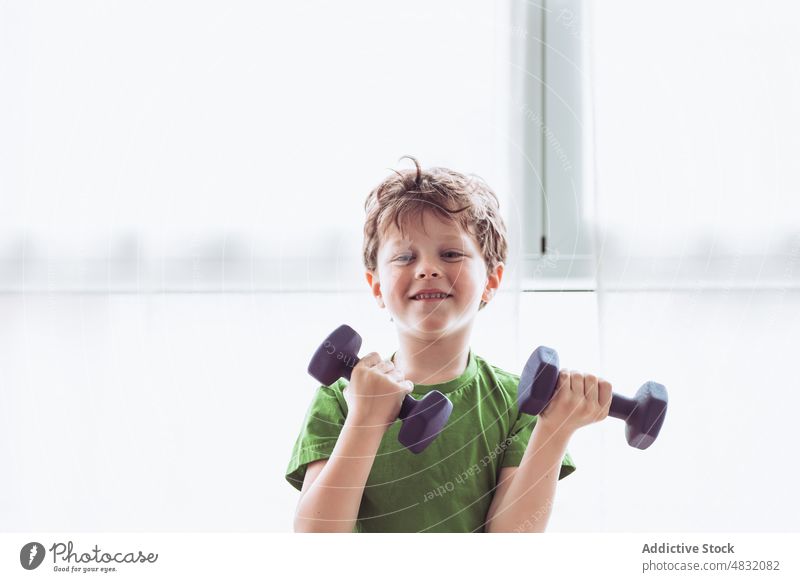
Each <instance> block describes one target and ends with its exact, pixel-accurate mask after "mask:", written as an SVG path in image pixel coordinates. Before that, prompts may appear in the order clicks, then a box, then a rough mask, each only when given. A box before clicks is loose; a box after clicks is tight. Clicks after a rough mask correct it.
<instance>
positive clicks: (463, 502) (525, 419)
mask: <svg viewBox="0 0 800 582" xmlns="http://www.w3.org/2000/svg"><path fill="white" fill-rule="evenodd" d="M518 383H519V376H518V375H515V374H510V373H508V372H505V371H503V370H501V369H500V368H497V367H495V366H492V365H490V364H488V363H487V362H486V361H485V360H483V358H481V357H479V356H476V355H474V354H473V353H472V350H470V353H469V360H468V363H467V368H466V369H465V370H464V373H463V374H461V375H460V376H459V377H458V378H454V379H453V380H450V381H449V382H445V383H443V384H436V385H424V384H416V385H415V386H414V391H413V393H412V395H414V396H415V397H419V396H422V395H423V394H426V393H428V392H430V391H431V390H439V391H440V392H442V393H443V394H446V395H447V397H448V398H449V399H450V401H451V402H452V403H453V412H452V414H451V415H450V419H449V420H448V422H447V425H446V426H445V427H444V429H443V430H442V432H441V433H440V434H439V436H438V437H437V438H436V439H434V441H433V442H431V444H430V445H428V447H427V448H426V449H425V450H424V451H422V452H421V453H419V454H416V455H415V454H414V453H412V452H410V451H408V450H406V449H405V448H404V447H403V446H402V445H401V444H400V443H399V442H398V440H397V434H398V432H399V430H400V427H401V423H400V422H395V423H394V424H392V426H391V427H390V428H389V430H388V431H387V432H386V434H385V435H384V436H383V439H382V440H381V444H380V448H379V449H378V452H377V454H376V456H375V461H374V463H373V465H372V470H371V472H370V474H369V478H368V479H367V483H366V485H365V487H364V495H363V497H362V498H361V507H360V508H359V512H358V520H357V522H356V528H355V531H359V532H472V531H483V530H484V522H485V520H486V514H487V513H488V511H489V506H490V504H491V502H492V497H493V494H494V488H495V487H496V485H497V478H498V476H499V473H500V468H501V467H514V466H518V465H519V463H520V461H521V460H522V456H523V454H524V453H525V447H526V446H527V444H528V440H529V439H530V436H531V433H532V432H533V427H534V425H535V424H536V419H537V417H535V416H529V415H527V414H524V413H520V412H519V408H518V407H517V385H518ZM345 386H347V381H346V380H345V379H343V378H340V379H339V380H337V381H336V382H335V383H333V384H332V385H331V386H320V389H319V390H318V391H317V393H316V394H315V396H314V400H313V401H312V403H311V406H310V408H309V410H308V413H307V414H306V418H305V421H304V425H303V428H302V431H301V432H300V435H299V436H298V438H297V442H296V443H295V445H294V450H293V451H292V457H291V460H290V461H289V466H288V468H287V469H286V479H287V480H288V481H289V483H291V484H292V485H294V486H295V487H296V488H297V489H298V490H299V489H301V488H302V486H303V478H304V476H305V473H306V467H307V466H308V464H309V463H311V462H313V461H316V460H319V459H327V458H329V457H330V455H331V453H332V452H333V447H334V445H335V444H336V440H337V438H338V437H339V433H340V432H341V430H342V425H343V424H344V419H345V417H346V415H347V403H346V401H345V399H344V395H343V394H342V389H343V388H344V387H345ZM574 470H575V464H574V463H573V462H572V459H571V458H570V456H569V453H567V454H565V456H564V458H563V460H562V464H561V471H560V473H559V479H563V478H564V477H566V476H567V475H569V474H570V473H572V472H573V471H574Z"/></svg>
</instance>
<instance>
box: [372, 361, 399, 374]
mask: <svg viewBox="0 0 800 582" xmlns="http://www.w3.org/2000/svg"><path fill="white" fill-rule="evenodd" d="M375 369H376V370H378V371H379V372H390V371H392V370H394V364H393V363H391V362H390V361H388V360H382V361H380V362H378V364H376V366H375Z"/></svg>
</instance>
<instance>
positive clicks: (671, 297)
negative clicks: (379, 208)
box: [0, 1, 800, 531]
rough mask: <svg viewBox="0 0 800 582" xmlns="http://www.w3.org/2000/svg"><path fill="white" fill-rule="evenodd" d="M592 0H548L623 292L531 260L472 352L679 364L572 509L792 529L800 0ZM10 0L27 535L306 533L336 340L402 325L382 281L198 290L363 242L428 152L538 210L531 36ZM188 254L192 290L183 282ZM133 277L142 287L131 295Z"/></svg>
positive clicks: (563, 500)
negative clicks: (327, 353) (301, 504)
mask: <svg viewBox="0 0 800 582" xmlns="http://www.w3.org/2000/svg"><path fill="white" fill-rule="evenodd" d="M575 7H576V5H575V4H574V3H572V4H570V3H563V2H562V3H559V2H552V3H549V4H548V5H547V9H548V10H552V11H553V13H552V14H553V15H554V16H555V17H556V20H557V22H559V23H560V24H561V26H562V29H561V30H560V32H561V33H562V34H575V35H576V37H575V38H576V39H577V40H578V41H580V42H581V43H585V44H583V45H582V46H583V47H584V49H585V50H586V53H587V54H588V55H590V56H591V58H590V59H589V58H587V61H586V62H587V63H591V68H589V66H588V64H587V65H586V66H585V67H581V70H580V76H581V77H583V78H585V79H586V86H585V87H584V90H585V97H586V101H587V111H590V112H591V115H590V116H589V114H587V118H586V119H584V120H583V121H584V123H585V124H586V127H587V130H586V132H587V133H586V135H587V141H588V143H589V146H587V147H588V148H590V149H589V152H590V154H591V156H589V158H590V159H594V164H595V166H596V170H595V171H594V180H593V181H592V183H591V185H587V188H591V190H590V192H589V193H591V194H592V196H591V197H589V198H587V201H588V203H587V205H586V206H585V207H584V208H583V209H582V212H583V213H584V222H581V224H583V225H584V227H585V228H586V229H588V230H587V231H586V232H584V233H583V234H584V236H590V237H592V238H593V240H594V241H595V242H596V243H597V244H596V250H597V252H598V255H597V256H598V261H597V265H598V274H599V278H598V281H597V289H598V291H597V292H595V293H520V292H519V289H520V287H521V285H520V282H519V281H518V280H515V279H514V278H513V275H511V276H510V277H509V279H508V281H507V283H508V285H507V287H506V290H505V292H504V293H501V294H500V295H499V297H498V300H497V301H496V302H495V303H494V304H492V305H491V306H490V307H489V308H488V309H486V310H484V311H482V312H481V313H480V315H479V316H478V319H477V324H476V329H475V334H474V338H473V343H472V346H473V348H474V350H475V351H476V353H479V354H480V355H482V356H483V357H485V358H486V359H487V360H489V361H490V362H492V363H494V364H495V365H498V366H500V367H502V368H505V369H507V370H510V371H515V372H518V371H519V370H520V368H521V366H522V365H523V364H524V361H525V359H526V358H527V356H528V354H529V353H530V351H531V350H532V349H533V348H534V347H536V346H537V345H539V344H546V345H550V346H553V347H556V348H557V349H558V350H559V352H560V354H561V361H562V365H563V366H564V367H567V368H573V369H580V370H583V371H586V372H593V373H597V374H599V375H601V376H604V377H607V378H608V379H610V380H611V381H612V383H613V384H614V386H615V389H617V390H619V391H620V392H621V393H623V394H628V395H630V394H632V393H633V392H634V391H635V390H636V388H637V387H638V386H639V385H640V384H641V383H643V382H644V381H645V380H650V379H652V380H657V381H660V382H662V383H664V384H666V386H667V387H668V389H669V392H670V410H669V414H668V417H667V420H666V423H665V425H664V429H663V432H662V435H661V437H660V438H659V440H658V441H657V442H656V444H655V445H653V447H651V449H649V450H647V451H644V452H642V451H635V450H633V449H630V448H629V447H627V445H626V444H625V443H624V438H623V430H622V423H620V422H619V421H617V420H616V419H609V420H608V421H607V422H605V423H602V424H600V425H594V426H591V427H588V428H586V429H583V430H581V431H580V432H579V433H577V434H576V435H575V437H574V439H573V441H572V442H571V444H570V452H571V453H572V454H573V456H574V458H575V460H576V463H577V465H578V471H577V472H576V473H575V474H574V475H572V476H571V477H569V478H568V479H566V480H564V481H563V482H561V483H560V485H559V489H558V497H557V500H556V508H555V511H554V515H553V518H552V520H551V527H550V529H551V530H552V531H710V530H713V531H792V530H796V529H797V524H798V518H799V517H800V509H798V504H797V503H796V502H795V501H794V498H793V495H794V492H795V491H796V490H797V489H798V487H800V474H798V471H797V469H796V467H795V464H794V463H793V462H792V461H791V458H793V452H792V451H793V446H794V444H795V443H797V436H796V434H795V431H794V425H795V423H794V416H795V411H796V410H797V409H798V408H799V407H800V398H799V397H798V396H797V394H798V391H797V388H798V382H797V380H796V378H795V375H796V374H794V372H793V368H792V364H791V362H792V361H793V359H794V352H795V351H796V349H795V346H796V345H797V344H798V332H797V329H798V324H800V321H798V319H800V315H798V314H800V293H798V291H797V288H798V285H797V282H798V277H800V225H799V224H798V223H799V222H800V218H798V217H799V216H800V208H799V207H798V202H797V200H798V183H797V177H796V175H795V173H793V172H792V171H791V161H792V160H793V157H794V155H795V152H796V151H797V142H796V140H797V137H796V136H797V135H798V131H800V115H799V114H798V110H797V106H796V105H795V103H796V102H798V99H795V98H794V97H795V96H797V92H798V81H799V80H800V76H799V75H798V69H797V66H796V65H795V63H794V62H793V60H792V55H794V54H797V52H798V50H800V46H798V44H800V43H799V42H798V41H797V40H796V39H797V36H796V35H795V34H794V24H793V23H794V22H797V16H798V15H797V14H795V13H793V12H792V5H791V4H790V3H788V2H785V3H774V4H773V5H772V8H771V9H769V10H766V9H762V10H761V11H760V12H759V11H758V10H757V9H756V7H754V6H753V5H752V3H750V4H748V3H745V2H726V3H721V2H716V3H714V2H703V3H699V5H698V3H675V2H660V1H659V2H650V3H646V4H644V3H635V2H603V3H602V4H599V3H597V4H594V5H593V6H592V8H591V10H588V11H587V12H588V13H590V14H591V16H592V17H593V19H592V20H590V21H588V23H589V24H590V26H580V27H578V26H577V25H573V24H572V22H573V21H572V20H570V18H569V13H568V12H563V13H562V12H559V10H573V9H575ZM1 10H2V17H0V27H2V28H0V32H2V34H0V42H2V43H3V44H2V50H0V79H2V81H0V82H2V89H3V90H2V91H0V265H2V266H0V269H4V271H0V275H2V276H3V277H5V278H6V280H9V281H14V282H15V283H14V284H12V285H9V288H10V289H11V291H14V292H8V293H5V294H3V295H0V425H1V426H0V463H1V464H2V466H3V467H5V468H6V472H7V475H8V478H6V479H3V480H2V482H0V529H3V530H5V531H26V530H34V531H37V530H38V531H41V530H49V531H58V530H63V531H76V530H85V531H89V530H93V531H102V530H108V531H137V530H139V531H169V530H172V531H182V530H193V531H204V530H209V531H211V530H217V531H288V530H290V528H291V518H292V514H293V510H294V505H295V503H296V500H297V494H296V492H295V491H294V490H293V489H292V488H291V486H289V485H288V483H286V481H285V480H284V478H283V471H284V469H285V466H286V463H287V462H288V456H289V452H290V450H291V446H292V443H293V441H294V438H295V436H296V434H297V431H298V430H299V428H300V424H301V422H302V418H303V415H304V414H305V410H306V407H307V406H308V403H309V401H310V398H311V396H312V393H313V390H314V387H315V383H314V381H313V380H311V379H310V378H309V377H308V376H307V374H306V373H305V368H306V365H307V360H308V357H309V356H310V354H311V353H312V352H313V349H314V348H315V347H316V345H317V344H318V343H319V341H321V339H323V337H324V336H325V334H327V333H328V332H329V331H330V330H331V329H333V327H335V326H336V325H338V324H340V323H343V322H347V323H350V324H351V325H353V326H354V327H355V328H356V329H358V330H359V331H360V332H361V333H362V335H363V336H364V338H365V349H366V350H369V351H372V350H376V351H380V352H381V353H384V354H386V355H387V356H388V355H389V354H390V353H391V351H393V350H394V349H395V345H396V344H395V341H394V340H395V338H394V337H393V328H392V326H391V324H390V323H389V321H388V317H387V316H386V314H385V312H382V311H380V310H379V309H377V307H375V306H374V304H373V303H372V301H371V300H370V298H369V295H368V293H367V290H366V287H364V289H363V291H362V292H358V291H350V290H348V291H339V292H337V291H332V292H327V293H326V292H313V291H312V290H311V288H312V286H311V285H309V286H308V288H303V289H302V290H300V291H299V292H289V290H286V292H282V293H280V292H277V293H251V292H248V289H247V286H245V288H244V291H245V292H229V293H192V291H202V290H203V289H204V285H205V281H206V280H207V279H208V278H210V279H211V280H216V282H217V283H218V285H217V286H218V287H220V286H221V287H222V288H223V289H225V284H226V281H227V279H226V273H225V272H224V271H219V272H214V271H213V269H212V270H208V269H207V268H206V266H205V265H206V263H207V262H208V261H209V260H211V259H214V258H215V257H219V256H230V255H233V256H238V257H240V258H242V262H243V263H244V264H245V266H247V265H252V264H255V263H256V261H257V260H259V259H260V258H264V257H267V258H271V259H272V260H277V261H278V262H279V263H280V262H281V261H284V260H292V259H299V260H300V261H303V260H305V259H308V260H309V264H310V265H313V264H314V263H313V260H312V259H313V258H314V257H316V258H320V257H321V260H327V261H328V262H331V261H335V262H337V264H338V263H339V262H347V261H350V262H355V263H356V265H357V262H358V254H357V253H358V251H359V242H360V240H359V234H360V228H361V224H362V218H363V206H362V205H363V200H364V197H365V196H366V194H367V192H368V191H369V189H370V188H371V187H372V186H373V185H374V184H375V182H376V181H377V180H379V179H381V178H382V177H383V176H384V175H386V173H387V170H386V168H387V167H391V166H396V165H397V158H398V157H399V156H400V155H403V154H406V153H412V154H415V155H417V156H419V157H420V159H421V160H422V161H423V163H424V164H425V165H436V164H442V165H451V166H453V167H455V168H457V169H461V170H463V171H467V172H475V173H477V174H480V175H482V176H483V177H485V178H486V179H487V181H489V183H490V184H492V185H493V186H494V187H495V189H496V190H497V191H498V193H499V194H500V195H501V200H502V203H503V204H504V208H505V212H506V213H507V216H509V217H515V216H517V215H516V214H515V209H514V208H513V200H516V199H517V198H515V196H516V195H517V194H518V193H514V192H513V191H512V188H513V184H515V178H514V177H513V176H510V175H509V171H508V168H509V167H513V165H514V160H513V159H511V158H512V155H511V154H510V153H508V152H509V151H510V150H511V149H512V148H511V144H510V141H513V140H511V138H510V137H509V136H510V135H513V132H512V131H511V128H509V127H507V126H506V125H505V124H507V122H508V119H507V118H508V115H507V111H505V110H504V104H507V99H508V94H507V93H508V89H507V84H508V83H507V81H508V79H507V75H508V71H507V69H506V68H505V67H504V66H501V65H502V64H503V63H504V62H506V61H508V59H509V58H511V57H509V54H510V49H509V48H508V47H509V46H510V45H511V44H512V43H511V39H517V40H519V39H520V38H525V37H526V36H528V35H534V31H528V30H527V29H526V28H525V27H524V26H521V25H520V24H519V23H513V22H512V23H511V26H509V20H508V18H509V14H511V13H513V10H511V8H510V4H504V3H496V4H490V3H482V2H471V3H464V2H458V3H456V2H440V3H421V2H420V3H408V2H405V3H403V4H402V5H401V4H399V3H398V4H392V5H388V4H380V5H377V4H375V3H372V4H369V3H355V2H338V3H321V2H304V3H297V4H292V5H289V4H280V5H275V6H273V7H271V8H266V7H264V6H262V5H260V4H258V3H244V2H238V3H225V4H224V5H223V4H213V3H205V4H203V3H199V4H194V3H193V4H191V5H188V4H182V3H178V2H173V3H166V4H159V5H158V6H155V5H153V6H145V5H141V4H134V3H107V4H94V3H83V2H74V3H70V4H69V5H65V4H62V3H56V2H49V3H48V2H42V3H38V4H35V5H33V4H27V3H22V2H17V3H6V4H3V5H2V8H1ZM559 17H561V18H560V19H559ZM583 24H584V25H585V24H587V23H586V22H584V23H583ZM550 32H551V34H553V33H554V31H552V30H551V31H550ZM417 77H418V78H422V79H424V81H422V82H420V81H417V82H416V83H415V82H414V81H413V79H415V78H417ZM589 121H592V124H590V123H589ZM590 129H594V131H590ZM589 137H591V139H588V138H589ZM512 194H514V195H513V196H512ZM549 195H550V196H558V195H563V193H560V192H550V193H549ZM516 243H518V241H512V247H513V246H514V245H515V244H516ZM565 248H566V247H565ZM332 249H333V250H332ZM170 257H178V258H182V259H184V261H188V265H189V270H188V271H187V272H186V273H185V276H184V277H183V278H182V279H180V281H179V282H182V283H183V284H184V287H183V292H166V289H167V288H170V285H167V284H164V285H160V284H158V283H159V282H162V283H163V282H164V281H167V280H170V277H172V276H173V274H172V271H171V270H170V268H169V262H168V261H169V259H170ZM326 257H327V259H326ZM86 258H93V259H96V260H97V261H98V263H97V265H98V266H97V269H98V271H97V272H89V271H87V270H84V271H81V270H78V271H77V272H75V268H74V267H70V265H72V264H73V263H71V262H70V261H80V260H82V259H86ZM80 264H81V265H83V266H82V267H81V269H88V267H86V265H91V264H90V263H85V262H84V263H80ZM126 269H128V270H129V271H130V272H128V271H126ZM312 271H313V269H310V273H311V272H312ZM120 272H122V273H123V274H125V273H127V274H128V275H131V276H130V277H128V278H125V277H123V279H124V280H125V281H134V283H135V282H137V281H144V283H143V285H142V288H141V289H139V288H137V287H136V285H134V286H133V287H130V286H128V287H127V288H125V292H119V293H107V292H106V291H111V290H113V289H114V280H115V279H114V276H116V275H118V274H119V273H120ZM265 272H266V273H267V275H269V273H270V271H269V270H267V271H265ZM275 273H278V275H273V277H278V287H280V278H279V277H280V275H279V274H280V271H279V270H276V271H275ZM98 274H99V280H100V281H101V282H103V281H105V282H107V284H106V285H105V288H102V287H101V291H102V292H97V288H94V289H93V290H92V292H91V293H88V292H85V291H86V289H83V290H82V289H81V285H82V284H83V283H85V282H86V281H88V280H90V279H91V280H93V281H97V280H98ZM143 274H147V277H144V275H143ZM105 275H108V277H107V279H106V278H104V277H105ZM112 275H113V276H112ZM245 275H246V271H245ZM313 277H314V275H313V274H309V280H311V279H313ZM245 280H247V279H246V276H245ZM31 281H33V282H35V283H36V284H35V285H33V284H32V285H31V287H30V288H28V287H26V283H27V282H31ZM65 281H66V284H65V285H63V286H64V287H66V288H67V289H68V290H71V292H69V293H64V292H63V291H64V289H63V288H62V284H63V283H64V282H65ZM153 281H156V283H157V284H155V285H152V282H153ZM20 282H21V283H20ZM273 283H274V281H273ZM336 283H337V284H338V283H339V281H338V280H337V281H336ZM359 283H360V281H356V282H355V284H354V285H352V284H351V283H349V282H348V283H347V285H348V286H354V287H356V288H357V286H358V284H359ZM343 286H344V285H343ZM565 286H566V282H565ZM334 287H336V285H334ZM623 289H627V290H623ZM646 289H649V290H646Z"/></svg>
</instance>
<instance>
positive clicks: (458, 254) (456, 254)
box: [443, 251, 464, 258]
mask: <svg viewBox="0 0 800 582" xmlns="http://www.w3.org/2000/svg"><path fill="white" fill-rule="evenodd" d="M443 254H444V255H445V256H447V255H450V256H451V257H453V258H458V257H463V256H464V255H463V254H462V253H459V252H458V251H447V252H446V253H443Z"/></svg>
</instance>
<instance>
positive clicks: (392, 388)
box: [343, 352, 414, 431]
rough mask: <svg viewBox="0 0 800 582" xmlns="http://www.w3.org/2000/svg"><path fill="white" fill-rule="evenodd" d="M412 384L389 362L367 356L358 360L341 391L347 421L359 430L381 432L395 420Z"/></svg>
mask: <svg viewBox="0 0 800 582" xmlns="http://www.w3.org/2000/svg"><path fill="white" fill-rule="evenodd" d="M412 390H414V383H413V382H411V381H410V380H406V379H405V376H404V375H403V372H402V371H401V370H400V369H399V368H396V367H395V365H394V364H393V363H392V362H389V361H384V360H381V357H380V355H379V354H378V353H376V352H371V353H369V354H367V355H366V356H364V357H363V358H362V359H361V360H359V362H358V364H356V366H355V368H353V372H352V374H351V375H350V383H349V384H348V385H347V386H346V387H345V388H344V391H343V392H344V398H345V400H346V401H347V408H348V412H347V419H348V420H349V421H350V422H353V423H355V426H360V427H381V428H382V429H383V430H384V431H386V430H388V428H389V426H390V425H391V424H392V423H393V422H394V421H395V420H397V415H398V414H399V413H400V406H401V405H402V403H403V398H404V397H405V395H406V394H408V393H410V392H411V391H412Z"/></svg>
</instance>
